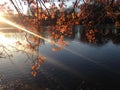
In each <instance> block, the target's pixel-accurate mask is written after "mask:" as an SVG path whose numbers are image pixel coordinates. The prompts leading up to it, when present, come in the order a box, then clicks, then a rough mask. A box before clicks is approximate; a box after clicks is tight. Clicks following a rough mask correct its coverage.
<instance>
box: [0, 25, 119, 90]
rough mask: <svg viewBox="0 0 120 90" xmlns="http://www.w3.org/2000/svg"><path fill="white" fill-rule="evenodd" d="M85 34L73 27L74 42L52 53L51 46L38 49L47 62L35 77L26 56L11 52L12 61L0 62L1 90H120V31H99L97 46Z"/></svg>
mask: <svg viewBox="0 0 120 90" xmlns="http://www.w3.org/2000/svg"><path fill="white" fill-rule="evenodd" d="M86 31H88V30H86ZM84 33H86V32H84V31H83V30H82V29H81V27H80V26H78V27H76V29H75V33H74V35H73V36H74V38H72V39H69V38H66V39H65V41H68V42H69V46H68V47H66V46H65V47H64V48H63V49H62V50H60V51H56V52H53V51H52V48H53V47H54V45H51V44H49V43H48V42H45V44H43V45H42V46H40V47H39V54H40V55H42V56H45V57H46V60H45V62H44V63H41V66H40V68H39V69H38V70H37V75H36V77H34V76H32V75H31V71H32V69H31V63H32V60H30V59H28V58H27V57H26V56H25V54H23V53H20V52H16V53H15V52H13V53H14V57H13V58H12V59H11V60H9V59H8V58H5V59H4V58H0V74H1V80H0V85H1V86H0V90H4V89H2V88H5V87H6V88H7V89H8V90H103V89H105V90H119V89H120V87H119V86H120V82H119V81H120V44H119V43H120V32H119V29H113V32H112V33H111V30H108V31H107V30H106V29H105V30H104V31H100V37H96V39H97V40H98V41H97V42H96V43H94V42H88V41H87V39H86V37H85V34H84ZM101 34H102V35H101ZM11 83H12V84H11ZM10 84H11V86H10ZM7 86H8V87H7Z"/></svg>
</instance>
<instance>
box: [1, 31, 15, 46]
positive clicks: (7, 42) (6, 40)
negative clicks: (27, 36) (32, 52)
mask: <svg viewBox="0 0 120 90" xmlns="http://www.w3.org/2000/svg"><path fill="white" fill-rule="evenodd" d="M15 42H16V39H15V38H7V37H5V35H4V34H3V33H0V44H2V45H5V46H8V45H12V44H13V43H15Z"/></svg>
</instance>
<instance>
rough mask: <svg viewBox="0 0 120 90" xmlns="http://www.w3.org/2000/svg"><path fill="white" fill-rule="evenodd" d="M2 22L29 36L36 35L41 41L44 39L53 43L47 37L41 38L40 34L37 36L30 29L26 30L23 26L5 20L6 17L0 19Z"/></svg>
mask: <svg viewBox="0 0 120 90" xmlns="http://www.w3.org/2000/svg"><path fill="white" fill-rule="evenodd" d="M0 21H2V22H5V23H7V24H9V25H11V26H13V27H16V28H18V29H21V30H22V31H24V32H27V33H29V34H31V35H34V36H36V37H38V38H41V39H43V40H45V41H47V42H50V43H51V40H49V39H46V38H45V37H42V36H40V35H38V34H36V33H34V32H31V31H29V30H28V29H25V28H24V27H22V26H20V25H17V24H15V23H13V22H11V21H9V20H7V19H5V18H4V17H0Z"/></svg>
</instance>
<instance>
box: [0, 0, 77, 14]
mask: <svg viewBox="0 0 120 90" xmlns="http://www.w3.org/2000/svg"><path fill="white" fill-rule="evenodd" d="M13 1H14V0H13ZM16 1H17V2H18V0H16ZM57 1H58V0H54V2H55V4H56V6H58V4H59V2H57ZM74 1H75V0H69V1H67V2H66V5H67V7H70V6H72V2H74ZM4 2H8V5H9V6H10V7H11V8H12V9H13V10H14V13H16V11H15V8H14V7H13V5H12V4H11V3H10V0H0V4H3V3H4ZM45 5H46V7H47V8H49V6H50V4H49V3H45ZM17 6H19V3H18V5H17ZM22 6H23V7H24V8H23V9H22V8H20V9H22V10H23V13H27V5H24V3H22Z"/></svg>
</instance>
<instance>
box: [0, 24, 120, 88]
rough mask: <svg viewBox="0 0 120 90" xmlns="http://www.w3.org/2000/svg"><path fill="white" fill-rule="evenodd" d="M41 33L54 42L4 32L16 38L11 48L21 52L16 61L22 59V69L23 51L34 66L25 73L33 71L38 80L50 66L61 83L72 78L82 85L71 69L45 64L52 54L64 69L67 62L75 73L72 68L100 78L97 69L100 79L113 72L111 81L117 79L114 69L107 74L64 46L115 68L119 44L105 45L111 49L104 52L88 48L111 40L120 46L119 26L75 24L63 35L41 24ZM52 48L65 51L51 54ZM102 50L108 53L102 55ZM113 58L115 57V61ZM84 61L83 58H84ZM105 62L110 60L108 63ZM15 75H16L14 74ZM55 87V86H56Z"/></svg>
mask: <svg viewBox="0 0 120 90" xmlns="http://www.w3.org/2000/svg"><path fill="white" fill-rule="evenodd" d="M38 34H39V35H41V36H43V37H45V38H48V39H50V40H52V41H53V42H54V43H51V44H49V43H47V42H46V41H44V40H43V39H40V38H37V37H35V36H32V35H29V34H26V33H4V37H5V38H8V39H10V38H13V39H15V43H14V45H15V46H14V47H12V48H14V52H15V53H14V54H13V55H16V54H17V53H19V57H17V58H16V60H14V61H15V62H19V63H17V65H18V66H19V64H20V65H22V66H21V67H22V68H23V69H22V71H24V70H25V68H24V67H25V66H24V65H25V62H23V61H25V60H24V59H25V57H23V58H22V55H21V52H22V54H25V55H26V57H27V63H29V64H30V67H31V68H30V69H27V70H26V72H25V73H27V74H28V73H29V72H31V73H32V75H33V76H36V78H37V79H38V76H37V75H39V74H40V73H42V72H40V70H41V69H43V68H48V71H46V72H50V73H49V74H50V75H51V74H53V77H52V78H55V77H57V79H59V77H60V79H62V80H63V81H62V82H60V83H62V84H63V83H64V82H65V83H64V84H66V82H67V81H68V82H67V83H69V81H70V80H71V78H72V80H74V81H72V80H71V82H74V83H77V84H76V85H78V84H80V81H79V80H80V79H78V77H77V78H76V79H75V78H74V75H73V73H72V74H70V73H68V72H64V70H63V71H61V70H60V69H59V68H57V69H56V68H52V69H51V67H53V66H54V65H51V64H46V63H43V62H44V61H45V59H46V57H47V56H49V57H51V59H52V60H53V59H55V61H56V62H57V59H60V61H58V63H59V62H61V63H62V62H63V63H62V64H63V65H62V64H61V65H60V66H61V67H62V68H64V67H63V66H65V65H66V67H67V65H69V66H70V69H69V71H71V72H72V70H73V71H74V70H76V71H74V72H77V71H79V72H80V73H83V74H85V75H87V76H90V77H94V76H95V77H94V78H95V79H98V77H99V76H100V75H98V76H97V74H96V72H97V70H98V71H99V72H101V77H100V79H101V80H102V78H104V77H108V76H109V75H110V74H111V75H110V76H109V77H108V78H107V80H108V81H110V79H109V78H112V79H113V81H115V80H117V79H118V78H117V79H116V78H115V80H114V77H113V76H112V75H114V74H113V73H111V72H108V73H109V75H108V74H107V73H105V72H106V70H103V67H102V69H101V67H98V66H97V65H96V64H95V63H94V64H93V63H92V64H91V63H90V61H85V58H81V57H78V56H76V55H72V54H70V53H71V52H67V51H65V50H64V48H66V47H67V48H69V49H71V51H77V54H79V53H82V54H85V56H91V57H92V58H93V57H94V58H95V62H97V64H103V63H105V64H104V65H105V66H106V67H107V65H108V66H109V64H110V67H114V65H113V64H116V62H117V63H118V62H119V61H118V59H119V51H118V49H117V48H116V47H113V49H111V48H107V47H105V48H107V50H108V52H107V51H106V52H105V50H104V49H101V50H100V49H97V50H95V49H94V48H92V49H91V48H88V47H87V46H89V45H92V46H93V47H94V46H99V47H101V46H104V45H105V44H107V43H108V42H112V43H113V44H115V45H119V43H120V35H119V34H120V29H119V28H114V27H109V26H108V27H107V26H106V27H102V26H101V27H95V28H89V27H82V26H79V25H78V26H73V27H72V29H69V30H68V31H65V33H64V34H63V33H61V32H59V31H58V30H55V29H54V27H42V28H41V30H40V32H39V33H38ZM72 41H75V42H72ZM76 41H77V42H79V44H76ZM82 45H83V46H82ZM71 46H72V47H71ZM49 49H50V50H49ZM109 49H110V50H109ZM0 50H1V51H2V49H0ZM51 50H52V51H58V50H62V51H61V52H56V53H52V52H51ZM102 50H103V51H104V53H106V54H104V55H103V53H102V52H103V51H102ZM113 50H114V51H113ZM115 50H116V51H115ZM98 51H99V52H98ZM109 51H112V52H109ZM11 52H13V49H12V50H11ZM11 52H9V53H11ZM41 53H44V54H45V55H42V54H41ZM59 53H60V54H59ZM96 53H98V54H97V55H94V54H96ZM109 55H110V56H109ZM44 56H45V57H44ZM18 58H20V59H21V58H22V59H21V61H19V60H18V61H17V59H18ZM99 59H100V60H99ZM111 59H113V60H114V61H113V60H111ZM52 60H51V62H52ZM81 60H83V61H81ZM92 60H93V59H92ZM47 61H49V60H47ZM93 61H94V60H93ZM20 62H23V63H20ZM53 62H54V61H53ZM106 62H107V64H106ZM111 62H112V64H111ZM29 64H27V65H28V66H29ZM42 64H44V65H45V66H44V67H42V68H41V66H42ZM27 65H26V67H28V66H27ZM13 66H15V65H13ZM56 66H59V64H57V65H56ZM116 66H117V65H116ZM21 67H20V69H21ZM71 68H72V69H71ZM14 69H16V68H14ZM14 69H13V70H14ZM110 69H111V68H110ZM4 70H5V69H4ZM90 70H92V71H90ZM113 70H114V71H115V70H116V72H117V71H118V70H119V67H118V68H117V69H116V67H114V69H113ZM66 71H67V70H66ZM1 72H2V71H1ZM1 72H0V73H1ZM15 72H18V71H15ZM19 72H20V71H19ZM44 72H45V71H44ZM44 72H43V73H44ZM56 72H57V74H56ZM91 72H92V73H91ZM99 72H97V73H98V74H100V73H99ZM61 73H62V74H61ZM94 73H95V74H94ZM49 74H47V75H49ZM68 74H70V75H71V76H69V75H68ZM78 74H79V73H78ZM20 75H21V74H20ZM29 75H30V73H29ZM66 75H68V76H69V77H70V78H69V79H70V80H68V77H67V76H66ZM15 76H16V74H15ZM15 76H14V77H15ZM77 76H80V75H77ZM83 76H84V75H83ZM114 76H117V75H116V74H115V75H114ZM24 77H25V76H24ZM46 77H47V76H46ZM66 77H67V79H66ZM40 79H41V78H40ZM40 79H38V80H40ZM64 79H65V80H66V81H65V80H64ZM77 79H78V81H77ZM89 79H91V78H89ZM104 79H106V78H104ZM98 80H99V79H98ZM118 80H119V79H118ZM48 81H49V80H48ZM31 82H33V81H31ZM39 82H40V81H39ZM39 82H37V83H39ZM43 82H44V80H43ZM56 82H57V81H56ZM101 82H102V81H101ZM15 83H16V81H15ZM21 83H23V82H21ZM95 83H96V82H95ZM69 84H70V83H69ZM42 85H43V84H42ZM50 85H51V84H50ZM66 85H67V87H68V86H69V85H68V84H66ZM70 85H71V87H72V85H73V86H74V85H75V84H70ZM76 85H75V86H76ZM61 86H63V85H61ZM53 87H55V85H53ZM63 87H65V86H63ZM76 87H78V86H76ZM86 87H87V86H86ZM69 89H70V88H69ZM72 89H73V88H72ZM72 89H70V90H72ZM52 90H54V89H52ZM56 90H68V88H67V89H56Z"/></svg>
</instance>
